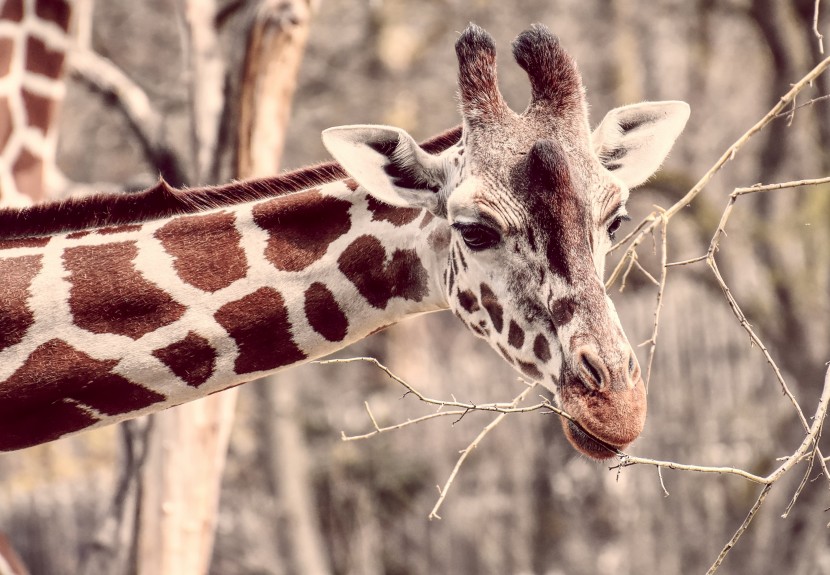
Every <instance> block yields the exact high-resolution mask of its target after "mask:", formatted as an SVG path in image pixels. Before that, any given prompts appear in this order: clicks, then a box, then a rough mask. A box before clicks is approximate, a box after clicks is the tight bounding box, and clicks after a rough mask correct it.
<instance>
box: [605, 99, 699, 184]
mask: <svg viewBox="0 0 830 575" xmlns="http://www.w3.org/2000/svg"><path fill="white" fill-rule="evenodd" d="M688 119H689V105H688V104H687V103H686V102H677V101H668V102H643V103H641V104H632V105H630V106H623V107H621V108H615V109H613V110H611V111H610V112H608V114H607V115H606V116H605V118H603V120H602V122H600V125H599V126H597V129H596V130H594V133H593V134H592V135H591V142H592V143H593V147H594V152H596V154H597V155H598V156H599V159H600V161H601V162H602V165H604V166H605V167H606V169H608V170H609V171H611V172H613V173H614V175H615V176H617V177H618V178H620V179H621V180H622V181H623V182H625V184H626V185H627V186H628V187H629V188H633V187H635V186H639V185H640V184H642V183H643V182H645V181H646V180H647V179H649V178H650V177H651V176H652V174H654V172H656V171H657V169H658V168H659V167H660V164H662V163H663V160H665V159H666V156H667V155H668V153H669V150H671V149H672V146H673V145H674V141H675V140H676V139H677V136H679V135H680V132H682V131H683V128H684V127H685V126H686V121H687V120H688Z"/></svg>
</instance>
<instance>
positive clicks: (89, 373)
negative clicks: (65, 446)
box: [0, 339, 165, 451]
mask: <svg viewBox="0 0 830 575" xmlns="http://www.w3.org/2000/svg"><path fill="white" fill-rule="evenodd" d="M117 363H118V361H117V360H114V359H112V360H96V359H94V358H92V357H90V356H89V355H87V354H85V353H83V352H81V351H78V350H77V349H75V348H73V347H72V346H70V345H69V344H68V343H66V342H65V341H62V340H60V339H53V340H50V341H47V342H46V343H44V344H43V345H41V346H40V347H38V348H37V349H36V350H35V351H34V352H32V353H31V355H29V357H28V358H27V359H26V362H25V363H24V364H23V366H21V367H20V369H18V370H17V371H16V372H15V373H14V374H12V376H11V377H10V378H8V379H7V380H6V381H3V382H0V450H4V451H8V450H13V449H22V448H24V447H29V446H30V445H37V444H39V443H45V442H47V441H51V440H53V439H57V438H59V437H61V436H62V435H66V434H67V433H72V432H74V431H79V430H81V429H84V428H85V427H89V426H90V425H92V424H94V423H96V422H97V421H98V418H97V417H95V416H94V415H92V414H90V413H89V412H88V411H86V410H84V409H83V407H82V406H88V407H91V408H93V409H95V410H96V411H99V412H101V413H104V414H107V415H119V414H123V413H129V412H131V411H136V410H139V409H143V408H145V407H148V406H150V405H152V404H154V403H158V402H160V401H164V399H165V398H164V396H162V395H159V394H158V393H156V392H154V391H151V390H149V389H147V388H145V387H142V386H140V385H138V384H136V383H133V382H131V381H129V380H128V379H126V378H125V377H123V376H121V375H118V374H116V373H113V372H112V369H113V368H114V367H115V365H116V364H117Z"/></svg>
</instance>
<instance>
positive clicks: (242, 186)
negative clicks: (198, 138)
mask: <svg viewBox="0 0 830 575" xmlns="http://www.w3.org/2000/svg"><path fill="white" fill-rule="evenodd" d="M460 138H461V126H456V127H455V128H452V129H450V130H447V131H446V132H443V133H442V134H439V135H438V136H435V137H433V138H430V139H429V140H427V141H425V142H423V143H422V144H421V146H422V147H423V148H424V150H426V151H427V152H429V153H431V154H437V153H440V152H443V151H444V150H446V149H447V148H449V147H450V146H452V145H453V144H456V143H457V142H458V141H459V139H460ZM348 177H349V176H348V174H347V173H346V172H345V171H344V170H343V168H341V167H340V165H339V164H337V163H336V162H328V163H325V164H317V165H315V166H310V167H307V168H301V169H299V170H294V171H292V172H285V173H283V174H280V175H278V176H273V177H270V178H262V179H256V180H243V181H237V182H231V183H229V184H224V185H221V186H206V187H202V188H185V189H181V190H179V189H175V188H172V187H170V186H169V185H168V184H167V183H166V182H164V181H163V180H161V181H159V183H158V184H156V185H155V186H153V187H152V188H148V189H146V190H143V191H141V192H136V193H132V194H127V193H124V194H120V193H118V194H97V195H93V196H87V197H83V198H69V199H66V200H61V201H54V202H44V203H42V204H36V205H34V206H31V207H27V208H5V209H0V240H10V239H18V238H28V237H35V236H46V235H52V234H57V233H63V232H74V231H80V230H85V229H89V228H98V227H102V226H113V225H123V224H135V223H142V222H147V221H150V220H156V219H161V218H167V217H170V216H174V215H180V214H191V213H197V212H201V211H205V210H211V209H214V208H221V207H224V206H233V205H237V204H243V203H245V202H252V201H255V200H262V199H266V198H273V197H276V196H281V195H283V194H289V193H292V192H298V191H300V190H305V189H308V188H312V187H315V186H321V185H323V184H327V183H330V182H334V181H336V180H342V179H344V178H348Z"/></svg>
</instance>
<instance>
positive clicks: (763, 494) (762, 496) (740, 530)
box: [706, 485, 772, 575]
mask: <svg viewBox="0 0 830 575" xmlns="http://www.w3.org/2000/svg"><path fill="white" fill-rule="evenodd" d="M770 489H772V485H765V486H764V488H763V489H762V490H761V493H760V495H758V499H757V500H756V501H755V504H754V505H753V506H752V509H750V510H749V513H748V514H747V516H746V519H744V521H743V523H741V526H740V527H738V530H737V531H735V534H734V535H733V536H732V538H731V539H730V540H729V541H728V542H727V543H726V545H725V546H724V547H723V549H722V550H721V552H720V553H719V554H718V557H717V559H715V562H714V563H713V564H712V566H711V567H709V570H708V571H707V572H706V575H712V574H713V573H714V572H715V571H717V570H718V568H719V567H720V565H721V563H723V560H724V559H726V555H727V554H728V553H729V552H730V551H731V550H732V548H733V547H734V546H735V544H736V543H737V542H738V539H740V538H741V536H742V535H743V534H744V531H746V530H747V528H748V527H749V524H750V523H751V522H752V520H753V519H755V515H756V514H757V513H758V510H759V509H760V508H761V505H762V504H763V503H764V499H766V498H767V494H769V490H770Z"/></svg>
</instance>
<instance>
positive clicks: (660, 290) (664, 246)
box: [645, 215, 669, 393]
mask: <svg viewBox="0 0 830 575" xmlns="http://www.w3.org/2000/svg"><path fill="white" fill-rule="evenodd" d="M661 219H662V221H663V227H662V229H661V232H662V236H661V237H662V240H661V244H660V281H659V282H655V283H657V304H656V305H655V307H654V329H653V330H652V332H651V347H650V348H649V350H648V365H647V368H646V381H645V388H646V393H648V384H649V382H650V381H651V368H652V366H653V365H654V354H655V352H656V351H657V334H658V331H659V329H660V312H661V311H662V309H663V294H664V293H665V292H666V278H667V277H668V273H669V270H668V266H667V265H666V261H667V259H668V249H669V248H668V243H667V242H668V240H667V236H668V233H669V230H668V226H669V221H668V220H667V219H666V218H665V216H662V215H661Z"/></svg>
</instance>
